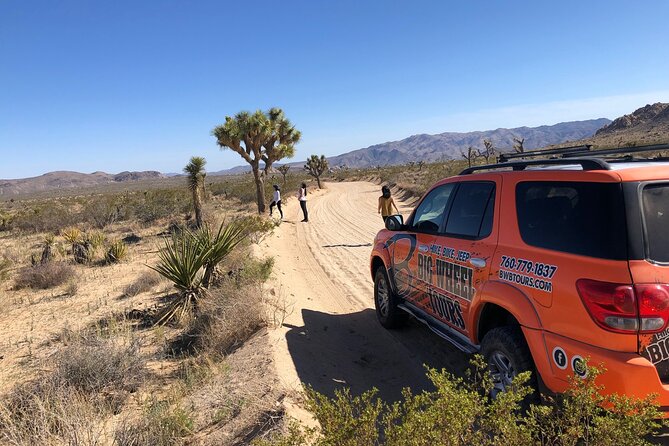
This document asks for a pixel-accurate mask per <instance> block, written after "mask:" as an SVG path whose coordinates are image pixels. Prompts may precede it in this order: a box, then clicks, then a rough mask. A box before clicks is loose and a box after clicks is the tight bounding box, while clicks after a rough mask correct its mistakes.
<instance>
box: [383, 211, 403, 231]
mask: <svg viewBox="0 0 669 446" xmlns="http://www.w3.org/2000/svg"><path fill="white" fill-rule="evenodd" d="M403 227H404V217H402V216H401V215H391V216H389V217H388V218H386V229H387V230H389V231H400V230H402V228H403Z"/></svg>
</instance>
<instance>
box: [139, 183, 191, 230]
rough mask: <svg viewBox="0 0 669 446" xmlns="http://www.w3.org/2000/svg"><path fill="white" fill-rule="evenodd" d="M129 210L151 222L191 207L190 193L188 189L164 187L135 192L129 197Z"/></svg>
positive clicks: (145, 221)
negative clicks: (140, 192) (139, 192)
mask: <svg viewBox="0 0 669 446" xmlns="http://www.w3.org/2000/svg"><path fill="white" fill-rule="evenodd" d="M127 206H128V208H129V209H128V212H129V214H130V215H132V216H133V217H134V218H136V219H137V220H139V221H140V222H142V223H145V224H149V223H153V222H155V221H157V220H160V219H163V218H170V217H172V216H174V215H175V214H185V213H187V212H188V211H189V209H190V194H189V193H188V191H187V190H186V189H181V188H179V189H162V190H152V191H146V192H144V193H143V194H134V195H133V196H132V197H131V198H129V199H128V203H127Z"/></svg>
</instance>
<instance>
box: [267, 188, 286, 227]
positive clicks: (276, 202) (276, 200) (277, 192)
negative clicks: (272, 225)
mask: <svg viewBox="0 0 669 446" xmlns="http://www.w3.org/2000/svg"><path fill="white" fill-rule="evenodd" d="M273 187H274V196H273V197H272V202H271V203H270V204H269V216H270V217H271V216H272V211H273V210H274V206H276V208H277V209H278V210H279V214H281V220H283V211H282V210H281V188H280V187H279V185H278V184H275V185H274V186H273Z"/></svg>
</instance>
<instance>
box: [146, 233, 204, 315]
mask: <svg viewBox="0 0 669 446" xmlns="http://www.w3.org/2000/svg"><path fill="white" fill-rule="evenodd" d="M208 255H209V251H207V250H203V249H202V243H201V241H200V240H198V238H197V237H196V236H195V235H194V234H193V233H192V232H191V231H188V230H185V231H183V232H180V233H177V234H173V235H172V237H171V238H170V239H167V240H166V241H165V246H164V247H163V249H162V250H161V251H160V252H159V253H158V258H159V259H160V260H159V262H158V265H156V266H150V265H149V268H151V269H153V270H154V271H156V272H157V273H158V274H160V275H161V276H163V277H165V278H166V279H168V280H170V281H171V282H172V283H173V284H174V286H175V288H176V289H177V290H178V291H179V295H178V296H177V298H176V299H174V300H173V301H172V302H171V303H170V304H169V305H168V306H167V307H166V308H165V309H164V310H163V311H161V312H160V313H159V315H158V318H157V321H156V324H157V325H162V324H165V323H167V322H169V321H172V320H175V319H176V320H180V319H183V318H184V316H186V315H187V314H189V313H190V311H191V310H192V309H193V307H194V306H195V305H196V304H197V300H198V299H199V298H200V297H201V296H202V295H203V294H204V293H205V288H204V286H203V284H202V280H203V278H204V271H205V265H206V263H207V257H208Z"/></svg>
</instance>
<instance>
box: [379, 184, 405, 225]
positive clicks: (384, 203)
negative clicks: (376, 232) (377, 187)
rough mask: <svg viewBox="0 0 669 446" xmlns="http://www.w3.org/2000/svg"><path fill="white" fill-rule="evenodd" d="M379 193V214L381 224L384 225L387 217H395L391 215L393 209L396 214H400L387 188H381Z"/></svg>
mask: <svg viewBox="0 0 669 446" xmlns="http://www.w3.org/2000/svg"><path fill="white" fill-rule="evenodd" d="M381 193H382V194H383V195H381V196H380V197H379V214H381V217H383V222H384V223H385V222H386V220H387V219H388V217H390V216H391V215H395V214H393V208H395V211H396V213H397V214H399V213H400V210H399V209H397V206H396V205H395V202H394V201H393V197H391V196H390V188H389V187H388V186H383V187H382V188H381Z"/></svg>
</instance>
